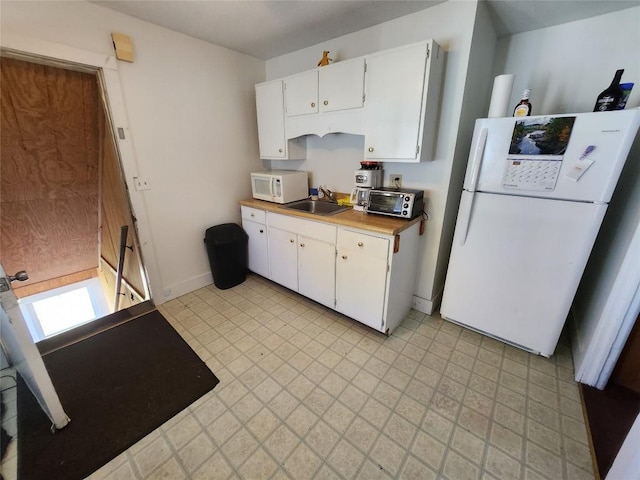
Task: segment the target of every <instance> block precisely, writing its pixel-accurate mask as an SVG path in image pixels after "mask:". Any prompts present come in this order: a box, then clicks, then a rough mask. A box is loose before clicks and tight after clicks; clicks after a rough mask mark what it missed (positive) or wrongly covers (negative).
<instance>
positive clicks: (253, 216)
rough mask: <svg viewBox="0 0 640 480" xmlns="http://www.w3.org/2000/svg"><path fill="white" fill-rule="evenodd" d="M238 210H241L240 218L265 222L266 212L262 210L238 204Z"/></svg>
mask: <svg viewBox="0 0 640 480" xmlns="http://www.w3.org/2000/svg"><path fill="white" fill-rule="evenodd" d="M240 211H241V212H242V218H244V219H246V220H251V221H252V222H258V223H266V215H265V214H266V212H265V211H264V210H259V209H257V208H251V207H245V206H244V205H240Z"/></svg>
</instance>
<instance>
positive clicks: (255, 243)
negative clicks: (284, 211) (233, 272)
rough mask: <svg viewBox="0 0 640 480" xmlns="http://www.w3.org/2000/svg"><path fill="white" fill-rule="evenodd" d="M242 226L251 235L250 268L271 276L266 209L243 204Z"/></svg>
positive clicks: (264, 275) (259, 273) (265, 275)
mask: <svg viewBox="0 0 640 480" xmlns="http://www.w3.org/2000/svg"><path fill="white" fill-rule="evenodd" d="M240 208H241V211H242V228H244V231H245V232H247V235H248V236H249V258H248V262H249V265H248V266H249V270H251V271H252V272H255V273H257V274H258V275H262V276H263V277H269V253H268V246H267V226H266V216H265V212H264V210H258V209H257V208H250V207H245V206H241V207H240Z"/></svg>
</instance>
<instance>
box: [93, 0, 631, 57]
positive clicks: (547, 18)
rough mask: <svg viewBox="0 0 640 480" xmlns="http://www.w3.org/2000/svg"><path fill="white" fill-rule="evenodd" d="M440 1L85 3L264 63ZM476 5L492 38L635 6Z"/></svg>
mask: <svg viewBox="0 0 640 480" xmlns="http://www.w3.org/2000/svg"><path fill="white" fill-rule="evenodd" d="M443 1H445V0H374V1H371V0H297V1H296V0H248V1H247V0H144V1H143V0H92V3H95V4H98V5H101V6H103V7H106V8H110V9H112V10H116V11H118V12H121V13H125V14H127V15H131V16H133V17H137V18H139V19H141V20H145V21H147V22H150V23H154V24H156V25H160V26H163V27H166V28H169V29H171V30H175V31H177V32H181V33H185V34H187V35H190V36H192V37H195V38H199V39H201V40H205V41H208V42H211V43H214V44H216V45H220V46H223V47H227V48H230V49H232V50H236V51H238V52H242V53H246V54H248V55H252V56H254V57H257V58H261V59H263V60H268V59H270V58H274V57H277V56H280V55H284V54H286V53H290V52H294V51H296V50H300V49H302V48H305V47H309V46H311V45H316V44H318V43H322V42H324V41H327V40H329V39H332V38H335V37H339V36H342V35H346V34H348V33H352V32H356V31H358V30H362V29H363V28H367V27H370V26H372V25H377V24H379V23H382V22H385V21H388V20H392V19H394V18H398V17H401V16H404V15H408V14H411V13H415V12H417V11H419V10H424V9H426V8H430V7H433V6H434V5H437V4H438V3H442V2H443ZM449 1H467V0H449ZM481 1H487V2H488V3H489V5H490V10H491V14H492V17H493V20H494V24H495V26H496V31H497V32H498V34H499V35H508V34H513V33H521V32H526V31H530V30H537V29H539V28H544V27H550V26H553V25H559V24H562V23H566V22H571V21H574V20H581V19H583V18H589V17H593V16H596V15H602V14H604V13H609V12H614V11H618V10H622V9H625V8H630V7H635V6H639V5H640V0H606V1H605V0H481ZM452 21H455V19H452Z"/></svg>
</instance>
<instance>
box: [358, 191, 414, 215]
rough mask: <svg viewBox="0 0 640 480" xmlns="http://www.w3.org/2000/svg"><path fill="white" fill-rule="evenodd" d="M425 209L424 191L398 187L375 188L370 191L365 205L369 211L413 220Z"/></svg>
mask: <svg viewBox="0 0 640 480" xmlns="http://www.w3.org/2000/svg"><path fill="white" fill-rule="evenodd" d="M423 210H424V192H423V191H422V190H410V189H402V190H398V189H396V188H390V187H386V188H378V189H376V188H374V189H371V191H370V192H369V201H368V203H367V206H366V207H365V211H366V212H367V213H376V214H380V215H388V216H391V217H398V218H404V219H406V220H411V219H413V218H416V217H419V216H420V215H422V211H423Z"/></svg>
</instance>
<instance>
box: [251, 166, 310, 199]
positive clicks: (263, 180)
mask: <svg viewBox="0 0 640 480" xmlns="http://www.w3.org/2000/svg"><path fill="white" fill-rule="evenodd" d="M251 192H252V194H253V198H257V199H258V200H266V201H267V202H275V203H289V202H295V201H296V200H302V199H303V198H307V197H308V196H309V179H308V176H307V172H298V171H293V170H272V171H270V172H258V173H252V174H251Z"/></svg>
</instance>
